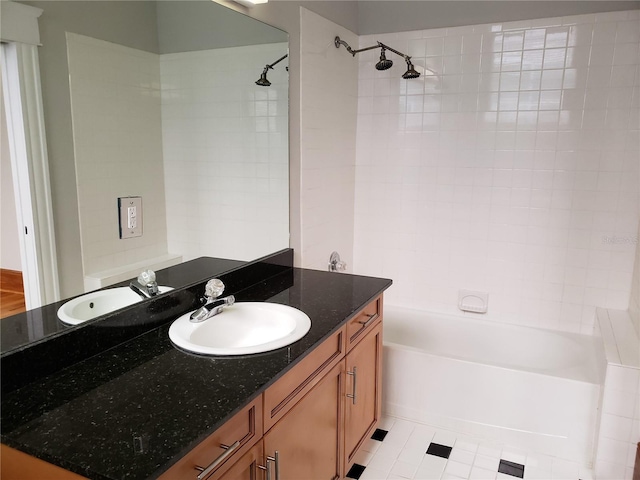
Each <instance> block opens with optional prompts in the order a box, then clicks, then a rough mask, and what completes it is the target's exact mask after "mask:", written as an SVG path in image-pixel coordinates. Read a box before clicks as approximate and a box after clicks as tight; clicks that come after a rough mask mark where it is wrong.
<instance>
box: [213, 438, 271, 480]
mask: <svg viewBox="0 0 640 480" xmlns="http://www.w3.org/2000/svg"><path fill="white" fill-rule="evenodd" d="M263 463H264V453H263V449H262V442H258V443H256V444H255V445H254V446H253V448H251V450H249V451H248V452H247V453H245V454H244V456H243V457H242V458H240V459H239V460H238V461H237V462H236V463H234V464H233V465H232V466H231V468H229V470H227V471H226V472H224V473H222V474H220V475H218V474H215V473H214V474H213V475H212V476H211V479H210V480H257V479H259V478H266V473H264V474H261V473H260V472H264V471H265V470H264V469H266V467H265V466H264V465H263Z"/></svg>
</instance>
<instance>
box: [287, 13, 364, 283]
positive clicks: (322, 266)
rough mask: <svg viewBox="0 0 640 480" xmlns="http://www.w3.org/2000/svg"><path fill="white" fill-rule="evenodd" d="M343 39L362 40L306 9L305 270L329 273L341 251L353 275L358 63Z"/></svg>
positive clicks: (303, 88)
mask: <svg viewBox="0 0 640 480" xmlns="http://www.w3.org/2000/svg"><path fill="white" fill-rule="evenodd" d="M336 35H339V36H340V37H341V38H342V39H343V40H345V41H347V42H348V43H349V44H350V45H352V46H354V47H355V46H356V45H357V42H358V37H357V36H356V35H355V34H354V33H352V32H350V31H348V30H346V29H345V28H342V27H340V26H339V25H336V24H335V23H333V22H331V21H329V20H327V19H325V18H323V17H321V16H320V15H317V14H315V13H313V12H311V11H309V10H307V9H305V8H300V49H301V55H300V62H301V65H300V77H301V78H300V94H301V111H300V143H301V152H300V153H301V155H300V157H301V165H300V176H301V179H300V209H301V212H300V213H301V215H300V216H301V226H300V230H301V240H302V252H299V253H300V254H301V266H302V267H305V268H314V269H319V270H326V269H327V265H328V263H329V255H330V254H331V252H332V251H333V250H337V251H338V252H339V253H340V255H341V258H342V260H343V261H346V262H347V268H348V271H349V272H352V271H353V270H352V268H353V263H352V251H353V221H354V220H353V205H354V185H355V155H356V152H355V147H356V142H355V139H356V119H357V107H356V106H357V101H358V80H357V79H358V62H357V60H355V59H354V58H353V57H352V56H351V55H349V54H348V53H347V51H346V50H345V49H344V47H340V49H337V48H336V47H335V45H334V43H333V39H334V38H335V36H336Z"/></svg>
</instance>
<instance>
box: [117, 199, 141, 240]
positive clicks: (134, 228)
mask: <svg viewBox="0 0 640 480" xmlns="http://www.w3.org/2000/svg"><path fill="white" fill-rule="evenodd" d="M118 218H119V225H120V227H119V229H120V238H133V237H141V236H142V197H118Z"/></svg>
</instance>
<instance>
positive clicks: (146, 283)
mask: <svg viewBox="0 0 640 480" xmlns="http://www.w3.org/2000/svg"><path fill="white" fill-rule="evenodd" d="M129 288H130V289H131V290H133V291H134V292H136V293H137V294H138V295H140V296H141V297H142V298H143V299H144V298H151V297H155V296H156V295H158V294H159V293H160V290H159V289H158V282H156V273H155V272H154V271H153V270H145V271H143V272H142V273H141V274H140V275H138V278H136V279H135V280H132V281H131V283H130V284H129Z"/></svg>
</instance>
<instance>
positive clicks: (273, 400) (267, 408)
mask: <svg viewBox="0 0 640 480" xmlns="http://www.w3.org/2000/svg"><path fill="white" fill-rule="evenodd" d="M344 354H345V330H344V327H343V328H341V329H340V330H339V331H337V332H336V333H334V334H333V335H331V337H329V338H328V339H327V340H325V341H324V342H323V343H322V344H321V345H320V346H319V347H317V348H316V349H315V350H314V351H313V352H311V353H310V354H309V355H307V356H306V357H305V358H304V359H303V360H302V361H300V363H298V364H297V365H296V366H295V367H294V368H293V369H292V370H290V371H289V372H287V373H286V374H285V375H284V376H283V377H282V378H280V380H278V381H277V382H276V383H274V384H273V385H272V386H270V387H269V389H268V390H267V391H266V392H264V431H265V432H267V431H268V430H269V429H270V428H271V427H272V426H273V425H274V424H275V423H276V422H277V421H278V420H279V419H280V418H282V417H283V416H284V414H285V413H287V412H288V411H289V410H291V408H292V407H293V406H294V405H295V404H296V403H297V402H298V401H299V400H300V399H301V398H302V397H303V396H304V395H305V394H306V393H307V392H308V391H309V390H311V389H312V388H313V387H314V385H316V384H317V383H318V382H319V381H320V379H321V378H322V377H323V375H324V374H325V373H326V372H328V371H329V370H330V369H331V368H332V367H333V366H334V365H336V364H337V363H338V362H339V361H340V360H341V359H342V358H344Z"/></svg>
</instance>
